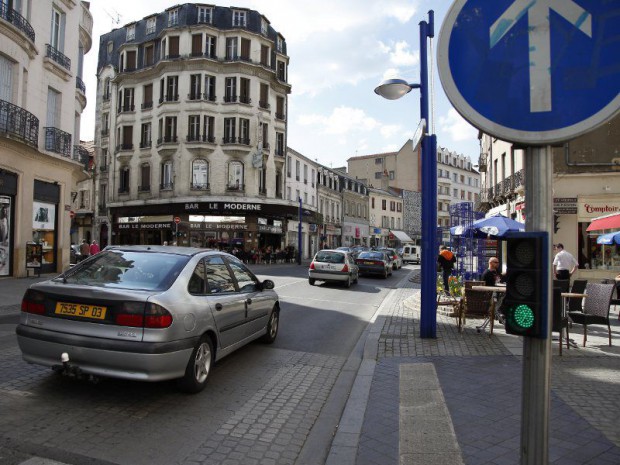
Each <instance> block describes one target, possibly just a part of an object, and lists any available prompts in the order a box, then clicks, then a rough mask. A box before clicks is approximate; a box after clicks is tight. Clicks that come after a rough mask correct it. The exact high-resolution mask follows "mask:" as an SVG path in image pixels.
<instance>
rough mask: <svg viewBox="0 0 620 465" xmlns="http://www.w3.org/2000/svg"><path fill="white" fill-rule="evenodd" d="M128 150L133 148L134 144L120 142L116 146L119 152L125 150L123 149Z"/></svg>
mask: <svg viewBox="0 0 620 465" xmlns="http://www.w3.org/2000/svg"><path fill="white" fill-rule="evenodd" d="M127 150H133V144H118V145H117V146H116V151H117V152H123V151H127Z"/></svg>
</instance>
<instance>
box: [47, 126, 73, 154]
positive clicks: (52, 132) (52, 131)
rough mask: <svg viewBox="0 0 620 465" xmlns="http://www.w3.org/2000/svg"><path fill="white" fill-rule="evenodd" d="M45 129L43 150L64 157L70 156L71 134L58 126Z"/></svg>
mask: <svg viewBox="0 0 620 465" xmlns="http://www.w3.org/2000/svg"><path fill="white" fill-rule="evenodd" d="M43 129H45V150H47V151H49V152H54V153H58V154H60V155H63V156H65V157H70V156H71V134H69V133H68V132H65V131H61V130H60V129H58V128H43Z"/></svg>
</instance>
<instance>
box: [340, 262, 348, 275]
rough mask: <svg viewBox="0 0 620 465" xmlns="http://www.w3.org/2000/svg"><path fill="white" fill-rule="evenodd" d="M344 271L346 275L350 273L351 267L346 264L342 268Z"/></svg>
mask: <svg viewBox="0 0 620 465" xmlns="http://www.w3.org/2000/svg"><path fill="white" fill-rule="evenodd" d="M342 271H343V272H344V273H348V272H349V265H347V264H346V263H345V264H344V267H343V268H342Z"/></svg>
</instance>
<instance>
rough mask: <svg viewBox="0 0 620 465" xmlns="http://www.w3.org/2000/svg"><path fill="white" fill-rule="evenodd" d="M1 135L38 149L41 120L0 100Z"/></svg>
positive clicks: (20, 108)
mask: <svg viewBox="0 0 620 465" xmlns="http://www.w3.org/2000/svg"><path fill="white" fill-rule="evenodd" d="M0 134H6V135H8V136H10V137H14V138H16V139H18V140H20V141H22V142H24V143H26V144H28V145H31V146H32V147H35V148H36V147H38V146H39V118H37V117H36V116H34V115H33V114H32V113H30V112H29V111H26V110H24V109H23V108H22V107H18V106H17V105H13V104H12V103H9V102H6V101H4V100H0Z"/></svg>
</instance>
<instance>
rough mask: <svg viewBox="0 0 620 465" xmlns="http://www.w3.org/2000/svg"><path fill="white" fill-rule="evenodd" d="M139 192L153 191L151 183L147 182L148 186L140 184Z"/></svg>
mask: <svg viewBox="0 0 620 465" xmlns="http://www.w3.org/2000/svg"><path fill="white" fill-rule="evenodd" d="M138 192H142V193H144V192H151V185H150V184H147V185H146V186H138Z"/></svg>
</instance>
